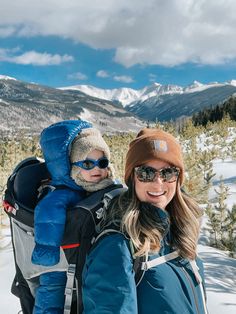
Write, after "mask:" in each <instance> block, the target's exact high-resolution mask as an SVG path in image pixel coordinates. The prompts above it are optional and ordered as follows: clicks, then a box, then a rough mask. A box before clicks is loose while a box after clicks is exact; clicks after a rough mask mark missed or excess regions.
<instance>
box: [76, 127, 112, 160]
mask: <svg viewBox="0 0 236 314" xmlns="http://www.w3.org/2000/svg"><path fill="white" fill-rule="evenodd" d="M94 149H97V150H100V151H102V152H103V153H104V156H105V157H107V159H110V150H109V147H108V145H107V143H106V142H105V141H104V139H103V138H102V135H101V133H100V132H99V131H98V130H97V129H94V128H88V129H83V130H82V131H81V132H80V133H79V134H78V136H77V137H76V138H75V139H74V141H73V142H72V147H71V153H70V161H71V162H72V163H73V162H76V161H80V160H84V159H86V157H87V156H88V154H89V153H90V152H91V151H93V150H94Z"/></svg>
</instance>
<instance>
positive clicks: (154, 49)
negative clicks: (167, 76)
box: [0, 0, 236, 67]
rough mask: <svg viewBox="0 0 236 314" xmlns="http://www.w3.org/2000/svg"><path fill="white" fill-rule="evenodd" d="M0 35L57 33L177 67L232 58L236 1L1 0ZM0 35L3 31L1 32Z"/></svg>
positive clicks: (124, 59)
mask: <svg viewBox="0 0 236 314" xmlns="http://www.w3.org/2000/svg"><path fill="white" fill-rule="evenodd" d="M0 7H1V11H0V36H2V37H4V36H10V35H11V34H17V35H18V36H35V35H42V36H46V35H56V36H60V37H63V38H71V39H73V40H74V41H76V42H81V43H84V44H87V45H89V46H91V47H93V48H95V49H115V56H114V61H116V62H118V63H120V64H122V65H124V66H127V67H130V66H132V65H134V64H137V63H139V64H144V65H145V64H159V65H164V66H175V65H178V64H182V63H185V62H196V63H200V64H222V63H227V62H229V61H232V60H234V59H236V41H235V33H236V15H235V12H236V1H235V0H199V1H196V0H165V1H163V0H145V1H143V0H129V1H127V0H120V1H117V0H87V1H77V0H70V1H67V2H66V1H63V0H57V1H55V0H41V1H40V2H39V3H37V2H35V1H31V0H21V1H15V2H14V5H12V1H5V0H0ZM1 34H2V35H1Z"/></svg>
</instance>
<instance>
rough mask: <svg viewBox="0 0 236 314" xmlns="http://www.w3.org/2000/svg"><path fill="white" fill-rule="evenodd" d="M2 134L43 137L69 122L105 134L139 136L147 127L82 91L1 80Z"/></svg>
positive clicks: (129, 114)
mask: <svg viewBox="0 0 236 314" xmlns="http://www.w3.org/2000/svg"><path fill="white" fill-rule="evenodd" d="M0 111H1V115H0V132H1V133H12V132H16V131H19V130H24V131H25V132H27V133H31V134H32V133H37V134H38V133H40V132H41V131H42V129H43V128H45V127H46V126H48V125H50V124H52V123H53V122H57V121H60V120H66V119H79V118H80V119H84V120H89V121H90V122H92V123H93V124H94V125H95V126H96V127H98V128H99V129H100V130H101V131H102V132H106V133H112V132H116V131H122V132H128V131H134V132H136V131H137V130H139V129H140V128H141V127H143V126H144V124H143V122H141V121H140V120H139V119H138V118H137V117H134V114H132V113H130V112H128V111H127V110H125V109H124V108H123V107H122V106H121V105H120V104H115V103H112V102H111V101H108V100H101V99H98V98H95V97H92V96H88V95H86V94H84V93H82V92H80V91H78V90H59V89H56V88H50V87H47V86H42V85H37V84H32V83H27V82H22V81H19V80H16V79H14V78H11V77H8V76H0Z"/></svg>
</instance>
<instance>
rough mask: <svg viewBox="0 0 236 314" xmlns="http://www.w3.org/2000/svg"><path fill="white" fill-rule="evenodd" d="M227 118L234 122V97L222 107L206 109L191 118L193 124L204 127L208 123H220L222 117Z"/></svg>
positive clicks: (235, 119)
mask: <svg viewBox="0 0 236 314" xmlns="http://www.w3.org/2000/svg"><path fill="white" fill-rule="evenodd" d="M227 115H228V116H229V118H230V119H231V120H234V121H236V97H235V96H231V97H230V98H229V99H228V100H226V101H225V102H224V103H223V104H222V105H217V106H216V107H214V108H207V109H204V110H201V111H199V112H197V113H195V114H194V115H193V117H192V121H193V124H194V125H195V126H197V125H203V126H206V125H207V123H208V122H212V123H214V122H217V121H221V120H222V119H223V117H225V116H227Z"/></svg>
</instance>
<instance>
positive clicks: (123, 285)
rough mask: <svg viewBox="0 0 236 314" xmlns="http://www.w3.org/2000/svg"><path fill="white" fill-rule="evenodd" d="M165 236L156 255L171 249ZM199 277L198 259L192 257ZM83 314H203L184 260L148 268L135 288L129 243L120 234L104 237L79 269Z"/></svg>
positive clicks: (200, 266)
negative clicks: (81, 269) (81, 272)
mask: <svg viewBox="0 0 236 314" xmlns="http://www.w3.org/2000/svg"><path fill="white" fill-rule="evenodd" d="M167 237H169V234H168V235H167V236H166V237H165V238H164V241H163V245H162V248H161V250H160V252H159V254H155V255H150V256H149V260H150V259H154V258H156V257H157V256H161V255H164V254H167V253H169V252H171V248H170V247H169V245H168V242H167ZM196 262H197V265H198V267H199V268H200V274H201V277H202V278H203V265H202V262H201V261H200V260H199V259H197V260H196ZM83 305H84V312H83V314H204V313H205V312H204V305H203V297H202V293H201V290H200V285H199V283H198V281H197V280H196V278H195V275H194V273H193V270H192V268H191V265H190V263H189V261H188V260H186V259H182V258H180V257H177V258H176V259H174V260H172V261H169V262H167V263H164V264H161V265H159V266H155V267H153V268H150V269H149V270H147V271H146V272H145V273H144V276H143V279H142V280H141V283H140V284H139V285H138V286H137V287H136V283H135V279H134V271H133V258H132V255H131V251H130V244H129V241H128V240H127V238H126V237H125V236H124V235H122V234H113V235H109V236H106V237H104V238H103V239H101V241H100V242H99V243H98V244H97V245H96V247H95V248H94V249H93V250H92V251H91V253H90V254H89V256H88V258H87V261H86V264H85V268H84V272H83Z"/></svg>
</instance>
